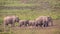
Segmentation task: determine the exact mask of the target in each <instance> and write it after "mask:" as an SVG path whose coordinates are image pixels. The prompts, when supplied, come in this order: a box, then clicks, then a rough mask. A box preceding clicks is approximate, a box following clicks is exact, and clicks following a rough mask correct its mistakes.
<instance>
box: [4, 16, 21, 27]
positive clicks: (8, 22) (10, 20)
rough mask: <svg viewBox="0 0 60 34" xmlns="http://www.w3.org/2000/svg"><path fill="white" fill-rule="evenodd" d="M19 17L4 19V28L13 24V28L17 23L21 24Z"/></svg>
mask: <svg viewBox="0 0 60 34" xmlns="http://www.w3.org/2000/svg"><path fill="white" fill-rule="evenodd" d="M19 20H20V19H19V17H18V16H14V15H13V16H6V17H4V26H7V25H8V24H11V26H12V27H13V26H14V24H15V22H19Z"/></svg>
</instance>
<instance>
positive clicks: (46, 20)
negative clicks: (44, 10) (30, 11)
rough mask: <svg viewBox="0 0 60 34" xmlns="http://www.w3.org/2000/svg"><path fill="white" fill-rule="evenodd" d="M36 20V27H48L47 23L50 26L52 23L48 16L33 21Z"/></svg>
mask: <svg viewBox="0 0 60 34" xmlns="http://www.w3.org/2000/svg"><path fill="white" fill-rule="evenodd" d="M35 20H36V26H38V25H39V26H41V27H42V26H44V27H48V26H49V23H50V22H51V25H53V21H52V18H51V17H50V16H39V17H38V18H36V19H35Z"/></svg>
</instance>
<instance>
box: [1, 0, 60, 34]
mask: <svg viewBox="0 0 60 34" xmlns="http://www.w3.org/2000/svg"><path fill="white" fill-rule="evenodd" d="M7 15H17V16H19V18H20V19H29V20H33V19H36V18H37V17H39V16H42V15H47V16H51V17H52V18H53V19H60V0H0V25H1V24H2V23H3V18H4V17H5V16H7ZM57 24H58V23H57ZM59 24H60V23H59ZM11 30H12V29H11ZM32 30H33V31H32ZM2 31H3V27H2V26H0V34H19V33H21V34H37V33H38V34H40V33H41V34H48V33H49V34H60V31H59V29H55V28H51V29H48V28H47V29H40V30H39V29H36V30H35V29H31V30H29V29H26V30H22V29H20V30H18V29H17V30H16V31H14V30H12V31H11V32H10V31H9V32H3V33H2ZM15 32H16V33H15ZM23 32H24V33H23ZM50 32H51V33H50Z"/></svg>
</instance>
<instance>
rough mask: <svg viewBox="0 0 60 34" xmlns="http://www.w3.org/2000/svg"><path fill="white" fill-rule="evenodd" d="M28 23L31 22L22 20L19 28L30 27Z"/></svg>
mask: <svg viewBox="0 0 60 34" xmlns="http://www.w3.org/2000/svg"><path fill="white" fill-rule="evenodd" d="M28 21H29V20H20V21H19V27H21V26H28Z"/></svg>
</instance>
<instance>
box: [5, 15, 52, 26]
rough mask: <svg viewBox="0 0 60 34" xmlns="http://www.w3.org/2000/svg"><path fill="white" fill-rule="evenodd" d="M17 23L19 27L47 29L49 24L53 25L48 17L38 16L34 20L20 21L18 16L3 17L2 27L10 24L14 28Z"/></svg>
mask: <svg viewBox="0 0 60 34" xmlns="http://www.w3.org/2000/svg"><path fill="white" fill-rule="evenodd" d="M16 22H17V23H19V27H22V26H25V27H27V26H35V27H38V26H39V27H48V26H49V24H51V26H52V25H53V20H52V18H51V17H50V16H39V17H38V18H36V19H34V20H21V19H19V17H18V16H6V17H4V26H5V27H6V26H7V25H8V24H11V26H12V27H14V25H15V23H16Z"/></svg>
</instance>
